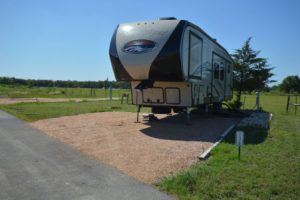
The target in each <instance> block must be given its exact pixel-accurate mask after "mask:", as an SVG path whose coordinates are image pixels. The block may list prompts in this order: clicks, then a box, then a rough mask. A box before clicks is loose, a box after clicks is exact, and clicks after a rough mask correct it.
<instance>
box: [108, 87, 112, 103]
mask: <svg viewBox="0 0 300 200" xmlns="http://www.w3.org/2000/svg"><path fill="white" fill-rule="evenodd" d="M109 100H110V101H112V86H111V85H110V86H109Z"/></svg>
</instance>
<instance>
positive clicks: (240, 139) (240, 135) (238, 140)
mask: <svg viewBox="0 0 300 200" xmlns="http://www.w3.org/2000/svg"><path fill="white" fill-rule="evenodd" d="M243 144H244V132H243V131H236V132H235V145H236V146H237V147H238V158H239V160H240V158H241V146H242V145H243Z"/></svg>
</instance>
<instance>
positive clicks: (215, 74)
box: [214, 63, 220, 79]
mask: <svg viewBox="0 0 300 200" xmlns="http://www.w3.org/2000/svg"><path fill="white" fill-rule="evenodd" d="M219 68H220V67H219V64H218V63H214V79H219Z"/></svg>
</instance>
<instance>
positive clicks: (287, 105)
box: [286, 95, 291, 112]
mask: <svg viewBox="0 0 300 200" xmlns="http://www.w3.org/2000/svg"><path fill="white" fill-rule="evenodd" d="M290 98H291V97H290V95H288V97H287V103H286V112H289V106H290Z"/></svg>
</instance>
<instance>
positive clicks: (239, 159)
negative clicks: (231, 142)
mask: <svg viewBox="0 0 300 200" xmlns="http://www.w3.org/2000/svg"><path fill="white" fill-rule="evenodd" d="M238 156H239V160H241V146H239V155H238Z"/></svg>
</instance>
